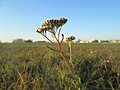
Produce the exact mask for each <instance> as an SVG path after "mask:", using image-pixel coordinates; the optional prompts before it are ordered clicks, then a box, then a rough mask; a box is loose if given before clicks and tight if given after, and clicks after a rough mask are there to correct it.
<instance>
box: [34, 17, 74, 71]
mask: <svg viewBox="0 0 120 90" xmlns="http://www.w3.org/2000/svg"><path fill="white" fill-rule="evenodd" d="M67 21H68V20H67V19H66V18H59V19H48V20H46V21H45V22H44V23H43V24H42V26H41V27H40V28H38V29H37V30H36V32H38V33H39V34H41V35H42V36H44V37H45V38H46V39H47V40H48V41H50V42H51V43H52V42H53V41H52V40H50V38H49V37H48V36H47V33H51V35H52V36H53V38H54V39H55V40H56V42H57V48H56V49H54V48H51V47H49V46H47V47H48V48H49V49H50V50H53V51H57V52H59V53H60V55H61V56H62V58H63V59H64V61H65V63H66V65H67V67H68V69H69V71H70V73H72V69H71V67H70V65H69V63H68V61H67V60H66V57H65V55H64V53H63V51H62V48H61V42H63V39H64V34H61V36H62V39H61V40H59V39H60V32H61V28H62V26H63V25H64V24H65V23H66V22H67Z"/></svg>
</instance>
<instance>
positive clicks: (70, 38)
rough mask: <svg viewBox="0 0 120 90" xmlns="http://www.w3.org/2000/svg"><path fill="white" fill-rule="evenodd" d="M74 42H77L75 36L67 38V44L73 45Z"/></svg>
mask: <svg viewBox="0 0 120 90" xmlns="http://www.w3.org/2000/svg"><path fill="white" fill-rule="evenodd" d="M73 40H75V37H74V36H70V37H67V38H66V42H67V43H72V41H73Z"/></svg>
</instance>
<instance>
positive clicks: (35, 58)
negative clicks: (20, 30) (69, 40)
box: [0, 43, 120, 90]
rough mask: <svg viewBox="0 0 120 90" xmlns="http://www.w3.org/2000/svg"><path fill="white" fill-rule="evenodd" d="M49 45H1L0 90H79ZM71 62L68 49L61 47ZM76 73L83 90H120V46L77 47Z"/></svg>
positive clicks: (66, 46) (74, 80)
mask: <svg viewBox="0 0 120 90" xmlns="http://www.w3.org/2000/svg"><path fill="white" fill-rule="evenodd" d="M46 46H52V44H50V43H0V90H78V87H79V86H78V84H77V83H78V82H77V80H76V78H75V77H72V76H71V75H70V74H69V70H68V68H67V67H66V65H65V63H64V60H63V58H62V57H61V56H60V54H59V53H58V52H54V51H51V50H50V49H48V48H46ZM62 48H63V50H64V51H63V53H64V54H65V56H66V58H67V60H68V61H69V48H68V45H67V44H65V43H62ZM72 49H73V54H72V56H73V63H70V65H71V67H72V70H73V73H74V74H78V75H79V77H80V79H81V80H80V81H81V85H80V88H81V89H80V90H120V44H111V43H90V44H80V43H74V44H73V45H72Z"/></svg>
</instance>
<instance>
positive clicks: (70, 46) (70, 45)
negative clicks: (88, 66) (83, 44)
mask: <svg viewBox="0 0 120 90" xmlns="http://www.w3.org/2000/svg"><path fill="white" fill-rule="evenodd" d="M69 48H70V61H71V62H72V44H71V43H70V44H69Z"/></svg>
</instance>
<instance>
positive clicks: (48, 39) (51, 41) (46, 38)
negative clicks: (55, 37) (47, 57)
mask: <svg viewBox="0 0 120 90" xmlns="http://www.w3.org/2000/svg"><path fill="white" fill-rule="evenodd" d="M43 36H44V37H45V38H46V39H47V40H48V41H50V42H51V43H52V41H51V40H50V39H49V38H48V37H47V36H46V35H43Z"/></svg>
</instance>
